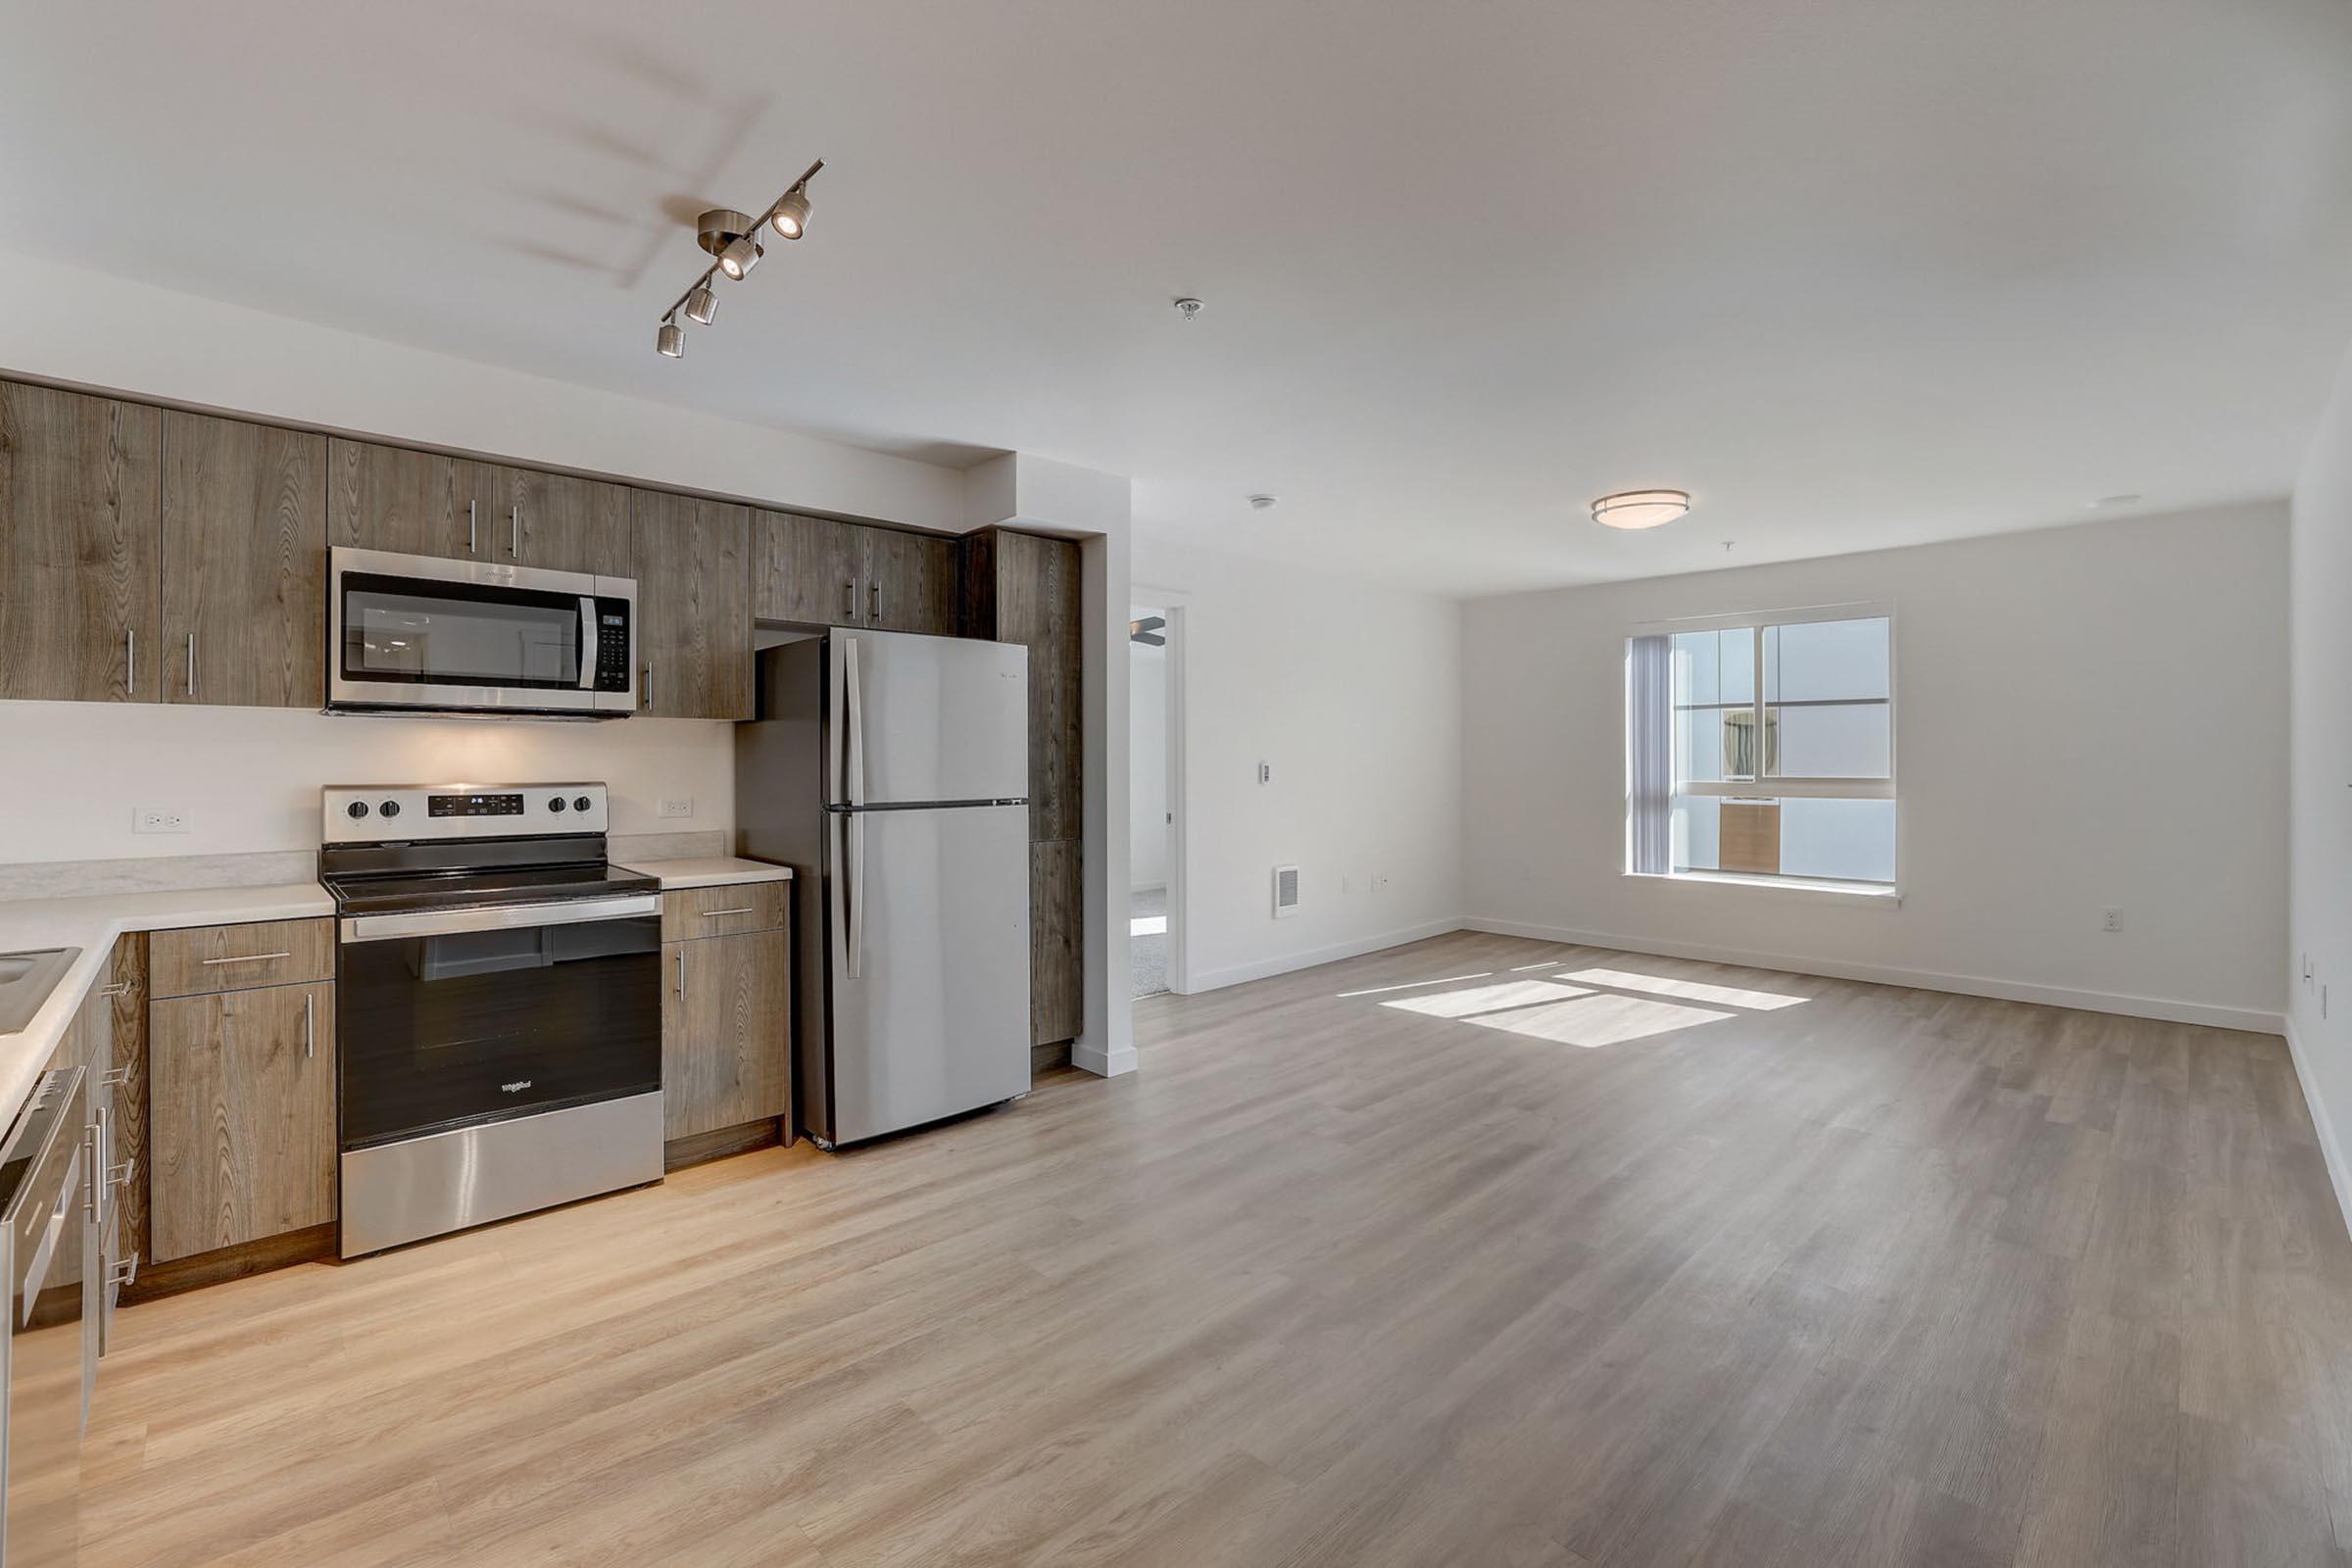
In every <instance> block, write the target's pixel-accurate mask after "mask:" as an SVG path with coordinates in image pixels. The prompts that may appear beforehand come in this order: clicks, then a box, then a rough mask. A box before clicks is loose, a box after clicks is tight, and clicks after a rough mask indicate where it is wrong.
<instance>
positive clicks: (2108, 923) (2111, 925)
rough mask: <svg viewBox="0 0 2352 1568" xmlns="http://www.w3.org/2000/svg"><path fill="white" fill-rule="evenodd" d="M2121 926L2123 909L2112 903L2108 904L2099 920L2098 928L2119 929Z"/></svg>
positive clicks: (2122, 923)
mask: <svg viewBox="0 0 2352 1568" xmlns="http://www.w3.org/2000/svg"><path fill="white" fill-rule="evenodd" d="M2123 928H2124V911H2123V910H2121V909H2119V908H2117V907H2114V906H2113V905H2109V906H2108V907H2107V909H2106V911H2105V914H2104V916H2103V918H2101V920H2100V921H2099V929H2100V930H2102V931H2121V930H2122V929H2123Z"/></svg>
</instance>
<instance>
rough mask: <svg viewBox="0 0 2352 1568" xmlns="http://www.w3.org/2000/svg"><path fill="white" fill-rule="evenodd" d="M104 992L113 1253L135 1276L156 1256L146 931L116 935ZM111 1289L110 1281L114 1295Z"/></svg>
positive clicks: (110, 1291) (133, 1276)
mask: <svg viewBox="0 0 2352 1568" xmlns="http://www.w3.org/2000/svg"><path fill="white" fill-rule="evenodd" d="M105 991H106V996H107V1002H108V1005H109V1006H110V1007H111V1008H112V1009H113V1013H114V1016H113V1020H112V1022H113V1031H114V1042H113V1054H114V1060H113V1068H114V1078H115V1081H114V1083H113V1084H112V1085H111V1086H110V1088H111V1090H112V1094H113V1104H112V1106H111V1109H112V1112H113V1119H112V1123H111V1127H110V1134H111V1136H110V1142H111V1143H112V1145H113V1148H112V1150H111V1151H110V1152H111V1154H112V1156H113V1163H114V1170H113V1171H112V1172H110V1177H111V1179H113V1180H114V1181H115V1182H116V1188H115V1201H116V1212H117V1215H118V1218H117V1221H116V1226H117V1236H118V1238H119V1241H118V1245H117V1248H116V1250H115V1251H114V1253H113V1254H112V1255H113V1256H114V1257H119V1258H121V1259H123V1260H124V1261H125V1262H126V1263H127V1264H128V1266H129V1270H130V1272H131V1275H132V1278H133V1279H135V1278H136V1273H137V1269H138V1266H139V1260H140V1259H142V1258H146V1257H151V1256H153V1255H154V1251H153V1249H152V1248H151V1247H150V1245H149V1243H148V1238H147V1183H148V1180H149V1173H148V1166H147V933H146V932H144V931H132V932H126V933H125V934H124V935H123V936H122V937H121V938H119V939H117V941H116V943H115V952H114V957H113V962H112V967H111V970H110V972H109V974H108V976H107V984H106V987H105ZM113 1291H114V1287H113V1286H112V1285H111V1284H110V1286H109V1293H110V1295H111V1294H112V1293H113Z"/></svg>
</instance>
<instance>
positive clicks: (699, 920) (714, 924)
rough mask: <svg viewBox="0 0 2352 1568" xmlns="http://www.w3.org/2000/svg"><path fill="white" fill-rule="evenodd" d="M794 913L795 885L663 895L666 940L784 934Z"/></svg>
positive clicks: (731, 886)
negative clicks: (781, 931)
mask: <svg viewBox="0 0 2352 1568" xmlns="http://www.w3.org/2000/svg"><path fill="white" fill-rule="evenodd" d="M791 912H792V884H791V882H789V881H785V880H781V879H779V880H775V881H769V882H729V883H727V884H725V885H723V886H720V887H710V888H672V889H671V890H670V891H668V892H667V893H664V894H662V941H664V942H688V941H692V940H693V939H694V938H696V937H725V936H735V935H738V934H740V933H742V932H746V931H775V930H780V929H782V928H783V926H784V925H785V924H786V922H787V921H788V920H789V919H790V917H791Z"/></svg>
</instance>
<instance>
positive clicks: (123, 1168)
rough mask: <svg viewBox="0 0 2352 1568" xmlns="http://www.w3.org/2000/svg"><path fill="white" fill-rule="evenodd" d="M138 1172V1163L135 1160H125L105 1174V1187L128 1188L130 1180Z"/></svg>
mask: <svg viewBox="0 0 2352 1568" xmlns="http://www.w3.org/2000/svg"><path fill="white" fill-rule="evenodd" d="M138 1170H139V1162H138V1161H137V1160H135V1159H126V1160H124V1161H123V1163H122V1164H120V1165H117V1166H115V1167H114V1168H113V1169H111V1170H109V1171H108V1172H107V1173H106V1185H107V1186H109V1187H128V1186H129V1185H130V1179H131V1178H132V1177H133V1176H135V1175H137V1174H138Z"/></svg>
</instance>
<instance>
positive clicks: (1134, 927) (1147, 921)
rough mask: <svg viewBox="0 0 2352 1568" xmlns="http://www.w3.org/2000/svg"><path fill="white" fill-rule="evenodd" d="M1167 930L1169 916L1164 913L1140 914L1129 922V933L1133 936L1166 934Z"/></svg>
mask: <svg viewBox="0 0 2352 1568" xmlns="http://www.w3.org/2000/svg"><path fill="white" fill-rule="evenodd" d="M1167 931H1168V917H1167V916H1166V915H1164V914H1139V915H1137V916H1136V917H1135V918H1134V919H1132V920H1130V921H1128V922H1127V934H1128V935H1129V936H1131V937H1157V936H1165V935H1167Z"/></svg>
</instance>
